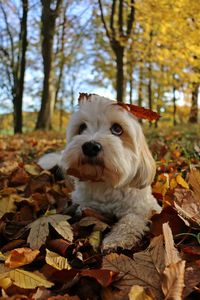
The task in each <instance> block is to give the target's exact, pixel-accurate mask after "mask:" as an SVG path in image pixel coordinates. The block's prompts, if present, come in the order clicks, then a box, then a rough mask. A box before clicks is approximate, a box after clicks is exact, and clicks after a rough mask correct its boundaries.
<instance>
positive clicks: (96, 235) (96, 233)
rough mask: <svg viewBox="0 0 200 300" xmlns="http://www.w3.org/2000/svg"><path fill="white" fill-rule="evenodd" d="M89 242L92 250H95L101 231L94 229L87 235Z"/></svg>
mask: <svg viewBox="0 0 200 300" xmlns="http://www.w3.org/2000/svg"><path fill="white" fill-rule="evenodd" d="M88 239H89V243H90V245H91V246H92V247H93V249H94V251H97V250H98V248H99V246H100V243H101V231H99V230H94V231H93V232H92V233H91V234H90V236H89V238H88Z"/></svg>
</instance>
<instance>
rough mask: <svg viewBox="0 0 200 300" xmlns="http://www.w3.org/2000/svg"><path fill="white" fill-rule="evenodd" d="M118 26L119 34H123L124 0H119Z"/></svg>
mask: <svg viewBox="0 0 200 300" xmlns="http://www.w3.org/2000/svg"><path fill="white" fill-rule="evenodd" d="M118 26H119V34H120V36H123V0H119V9H118Z"/></svg>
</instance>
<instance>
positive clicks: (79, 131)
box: [78, 123, 87, 134]
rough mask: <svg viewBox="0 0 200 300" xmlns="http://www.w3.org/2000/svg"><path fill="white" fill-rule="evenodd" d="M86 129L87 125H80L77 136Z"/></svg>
mask: <svg viewBox="0 0 200 300" xmlns="http://www.w3.org/2000/svg"><path fill="white" fill-rule="evenodd" d="M86 128H87V125H86V124H85V123H82V124H81V125H80V126H79V130H78V134H81V133H82V132H83V131H84V130H85V129H86Z"/></svg>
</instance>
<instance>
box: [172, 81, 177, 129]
mask: <svg viewBox="0 0 200 300" xmlns="http://www.w3.org/2000/svg"><path fill="white" fill-rule="evenodd" d="M176 109H177V107H176V88H175V87H173V125H174V126H176V124H177V122H176Z"/></svg>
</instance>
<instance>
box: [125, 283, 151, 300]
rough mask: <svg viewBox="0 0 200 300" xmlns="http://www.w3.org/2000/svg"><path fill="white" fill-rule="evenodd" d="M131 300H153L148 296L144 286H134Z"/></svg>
mask: <svg viewBox="0 0 200 300" xmlns="http://www.w3.org/2000/svg"><path fill="white" fill-rule="evenodd" d="M128 296H129V300H153V299H152V298H151V297H150V296H149V295H147V294H146V292H145V289H144V287H143V286H139V285H133V286H132V288H131V290H130V292H129V294H128Z"/></svg>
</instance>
